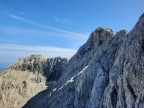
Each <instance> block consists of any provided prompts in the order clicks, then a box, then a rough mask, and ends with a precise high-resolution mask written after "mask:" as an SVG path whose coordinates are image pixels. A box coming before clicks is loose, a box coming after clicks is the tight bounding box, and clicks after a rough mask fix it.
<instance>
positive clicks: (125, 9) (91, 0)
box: [0, 0, 144, 64]
mask: <svg viewBox="0 0 144 108" xmlns="http://www.w3.org/2000/svg"><path fill="white" fill-rule="evenodd" d="M143 12H144V0H0V63H5V64H7V63H9V64H12V63H14V62H16V61H17V60H18V58H19V57H25V56H28V55H31V54H42V55H44V56H46V57H56V56H62V57H67V58H70V57H71V56H72V55H73V54H75V53H76V51H77V49H78V48H79V47H80V46H81V45H82V44H84V43H85V42H86V40H87V39H88V37H89V34H90V33H91V32H92V31H94V30H95V29H96V28H98V27H105V28H111V29H113V31H114V33H116V32H117V31H119V30H122V29H126V30H128V31H130V30H131V29H132V27H133V26H134V24H135V23H136V22H137V20H138V18H139V16H140V15H141V14H142V13H143Z"/></svg>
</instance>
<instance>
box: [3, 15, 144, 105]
mask: <svg viewBox="0 0 144 108" xmlns="http://www.w3.org/2000/svg"><path fill="white" fill-rule="evenodd" d="M35 58H36V59H35ZM11 73H13V74H11ZM27 84H28V85H27ZM0 86H1V88H0V93H1V94H0V107H3V108H4V107H6V108H11V107H15V108H19V107H22V106H23V108H144V14H142V15H141V17H140V18H139V20H138V22H137V23H136V25H135V26H134V28H133V29H132V30H131V31H130V32H128V31H126V30H121V31H119V32H117V33H116V34H115V35H114V34H113V31H112V30H111V29H109V28H102V27H99V28H97V29H96V30H95V31H94V32H92V33H91V34H90V37H89V39H88V41H87V42H86V43H85V44H84V45H83V46H81V47H80V49H79V50H78V51H77V53H76V54H75V55H74V56H73V57H72V58H71V59H70V60H69V61H67V60H66V59H62V58H55V59H46V58H45V57H41V56H40V55H37V56H33V55H32V56H30V57H27V58H24V59H20V60H19V62H18V63H16V64H15V65H13V66H11V67H10V68H9V69H8V70H6V71H5V72H4V73H3V74H1V75H0ZM13 88H15V89H13ZM12 94H14V95H12ZM28 94H32V95H30V96H29V95H28ZM19 95H20V96H19ZM19 100H20V101H19ZM21 101H24V102H22V103H21ZM26 102H27V103H26ZM25 103H26V104H25ZM24 104H25V105H24Z"/></svg>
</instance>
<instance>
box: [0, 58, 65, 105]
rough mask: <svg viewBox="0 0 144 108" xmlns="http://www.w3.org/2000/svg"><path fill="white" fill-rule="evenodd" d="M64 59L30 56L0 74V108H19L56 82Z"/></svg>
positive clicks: (63, 67) (60, 73) (62, 67)
mask: <svg viewBox="0 0 144 108" xmlns="http://www.w3.org/2000/svg"><path fill="white" fill-rule="evenodd" d="M67 62H68V60H67V59H65V58H60V57H56V58H46V57H44V56H41V55H31V56H29V57H26V58H21V59H19V61H18V62H17V63H16V64H14V65H13V66H11V67H9V68H8V69H7V70H6V71H5V72H3V73H1V74H0V108H20V107H22V106H23V105H24V104H25V103H26V102H27V101H28V100H29V99H31V98H32V97H33V96H35V95H36V94H37V93H39V92H41V91H43V90H45V89H47V88H49V85H52V84H51V83H54V82H55V81H57V80H58V79H59V78H60V77H61V75H62V74H63V71H64V69H65V67H66V65H67Z"/></svg>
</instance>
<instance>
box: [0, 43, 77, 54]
mask: <svg viewBox="0 0 144 108" xmlns="http://www.w3.org/2000/svg"><path fill="white" fill-rule="evenodd" d="M0 49H8V50H25V51H38V52H64V53H65V52H66V53H67V52H69V53H75V52H76V50H73V49H65V48H58V47H48V46H25V45H15V44H0Z"/></svg>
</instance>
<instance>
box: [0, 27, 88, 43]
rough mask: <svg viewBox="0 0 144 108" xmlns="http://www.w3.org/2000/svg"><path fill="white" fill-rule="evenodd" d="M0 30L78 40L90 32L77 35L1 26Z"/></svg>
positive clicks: (85, 37) (86, 36) (83, 39)
mask: <svg viewBox="0 0 144 108" xmlns="http://www.w3.org/2000/svg"><path fill="white" fill-rule="evenodd" d="M0 30H2V31H4V32H6V33H10V34H32V35H35V34H36V35H39V36H58V37H69V38H77V39H78V40H79V39H81V40H82V41H85V40H86V39H87V38H88V36H89V34H88V33H85V34H83V35H81V36H76V35H72V34H67V33H57V32H50V31H45V30H36V29H27V28H14V27H1V28H0Z"/></svg>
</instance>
